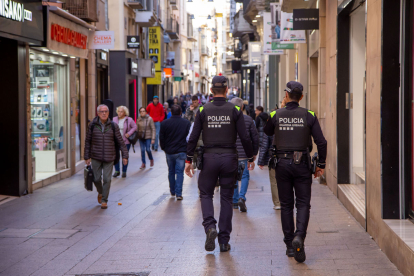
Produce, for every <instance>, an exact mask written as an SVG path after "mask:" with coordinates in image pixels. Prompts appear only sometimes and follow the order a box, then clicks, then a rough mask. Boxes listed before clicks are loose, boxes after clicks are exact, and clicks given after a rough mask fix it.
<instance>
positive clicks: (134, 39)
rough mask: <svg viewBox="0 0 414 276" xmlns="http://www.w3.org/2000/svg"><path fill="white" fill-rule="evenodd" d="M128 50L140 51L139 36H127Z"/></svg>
mask: <svg viewBox="0 0 414 276" xmlns="http://www.w3.org/2000/svg"><path fill="white" fill-rule="evenodd" d="M127 48H128V49H139V36H138V35H128V36H127Z"/></svg>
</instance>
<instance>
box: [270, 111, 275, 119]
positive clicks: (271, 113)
mask: <svg viewBox="0 0 414 276" xmlns="http://www.w3.org/2000/svg"><path fill="white" fill-rule="evenodd" d="M275 114H276V110H275V111H272V112H270V118H273V116H275Z"/></svg>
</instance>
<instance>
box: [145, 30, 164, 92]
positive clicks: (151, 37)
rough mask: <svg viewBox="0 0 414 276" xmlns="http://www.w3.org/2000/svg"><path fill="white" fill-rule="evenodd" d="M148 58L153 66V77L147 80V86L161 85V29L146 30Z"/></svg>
mask: <svg viewBox="0 0 414 276" xmlns="http://www.w3.org/2000/svg"><path fill="white" fill-rule="evenodd" d="M148 51H149V57H150V59H152V61H153V62H154V64H155V77H154V78H147V84H153V85H159V84H162V74H161V27H149V28H148Z"/></svg>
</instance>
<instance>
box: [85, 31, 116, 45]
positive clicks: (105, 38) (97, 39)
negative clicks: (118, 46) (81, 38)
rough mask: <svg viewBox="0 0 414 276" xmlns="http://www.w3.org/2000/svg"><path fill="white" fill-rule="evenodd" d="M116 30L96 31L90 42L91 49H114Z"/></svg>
mask: <svg viewBox="0 0 414 276" xmlns="http://www.w3.org/2000/svg"><path fill="white" fill-rule="evenodd" d="M114 48H115V32H114V31H96V32H95V33H94V34H93V36H92V38H91V40H90V42H89V49H114Z"/></svg>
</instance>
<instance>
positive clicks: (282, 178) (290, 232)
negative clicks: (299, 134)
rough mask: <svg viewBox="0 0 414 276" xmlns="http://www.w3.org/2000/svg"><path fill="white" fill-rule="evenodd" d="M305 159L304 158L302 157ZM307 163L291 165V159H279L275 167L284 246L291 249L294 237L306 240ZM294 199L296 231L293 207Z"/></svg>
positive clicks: (309, 178)
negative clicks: (297, 236)
mask: <svg viewBox="0 0 414 276" xmlns="http://www.w3.org/2000/svg"><path fill="white" fill-rule="evenodd" d="M304 159H305V157H304ZM307 164H308V163H307V162H306V161H302V162H301V163H300V164H298V165H297V164H295V163H293V159H279V162H278V163H277V166H276V181H277V189H278V191H279V199H280V205H281V219H282V229H283V234H284V235H285V238H284V242H285V243H286V246H288V247H291V246H292V245H291V244H292V240H293V238H294V237H295V236H296V235H299V236H301V237H302V238H303V239H305V238H306V230H307V229H308V223H309V213H310V207H311V206H310V200H311V187H312V174H311V172H310V171H309V168H308V165H307ZM295 197H296V210H297V211H296V231H295V223H294V221H293V207H294V204H295Z"/></svg>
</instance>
